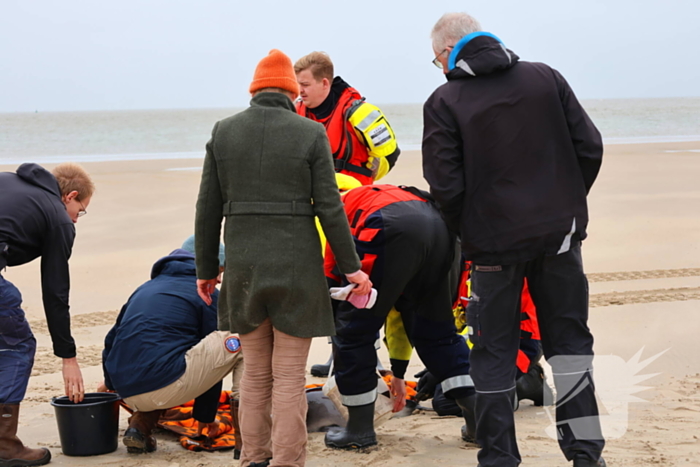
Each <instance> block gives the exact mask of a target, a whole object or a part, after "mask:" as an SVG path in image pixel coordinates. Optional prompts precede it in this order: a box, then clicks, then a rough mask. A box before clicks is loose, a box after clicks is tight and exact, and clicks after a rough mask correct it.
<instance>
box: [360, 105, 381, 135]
mask: <svg viewBox="0 0 700 467" xmlns="http://www.w3.org/2000/svg"><path fill="white" fill-rule="evenodd" d="M381 115H382V114H381V113H379V111H378V110H373V111H371V112H370V113H369V115H367V116H366V117H365V118H363V119H362V120H361V121H360V123H358V124H357V125H355V128H357V129H358V130H360V131H365V130H366V129H367V128H369V126H370V125H371V124H372V122H374V121H375V120H376V119H378V118H379V117H380V116H381Z"/></svg>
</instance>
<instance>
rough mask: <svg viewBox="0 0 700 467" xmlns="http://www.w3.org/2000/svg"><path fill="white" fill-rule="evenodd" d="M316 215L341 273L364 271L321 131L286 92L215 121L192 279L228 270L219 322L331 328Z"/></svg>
mask: <svg viewBox="0 0 700 467" xmlns="http://www.w3.org/2000/svg"><path fill="white" fill-rule="evenodd" d="M314 216H317V217H318V219H319V220H320V222H321V225H322V227H323V230H324V233H325V234H326V238H327V239H328V242H329V243H330V245H331V248H332V250H333V252H334V254H335V256H336V259H337V263H338V266H339V268H340V270H341V271H342V272H343V273H352V272H355V271H357V270H359V269H360V266H361V265H360V260H359V258H358V256H357V253H356V252H355V245H354V242H353V239H352V236H351V235H350V229H349V227H348V222H347V218H346V217H345V213H344V211H343V204H342V202H341V200H340V195H339V194H338V187H337V185H336V182H335V171H334V165H333V157H332V155H331V150H330V145H329V144H328V138H327V136H326V132H325V129H324V128H323V126H322V125H321V124H320V123H316V122H313V121H311V120H309V119H307V118H304V117H301V116H299V115H297V114H296V112H295V110H294V105H293V104H292V102H291V101H290V100H289V98H287V96H285V95H284V94H280V93H275V92H263V93H260V94H258V95H256V96H255V97H253V99H252V100H251V106H250V107H249V108H248V109H246V110H244V111H243V112H241V113H239V114H236V115H234V116H232V117H229V118H226V119H224V120H221V121H219V122H217V123H216V125H214V130H213V131H212V136H211V140H209V142H208V143H207V153H206V157H205V159H204V168H203V172H202V182H201V185H200V188H199V197H198V199H197V215H196V220H195V252H196V263H197V277H198V278H199V279H213V278H215V277H216V276H217V275H218V273H219V260H218V248H219V239H220V234H221V221H222V219H223V218H225V219H226V221H225V226H224V244H225V246H226V270H225V272H224V276H223V284H222V286H221V294H220V296H219V328H220V329H221V330H228V331H231V332H237V333H241V334H247V333H249V332H252V331H254V330H255V329H256V328H257V327H258V326H259V325H260V324H261V323H262V322H263V321H264V320H265V319H266V318H268V317H269V318H270V320H271V321H272V325H273V326H274V327H275V328H276V329H278V330H280V331H282V332H284V333H286V334H289V335H292V336H296V337H316V336H329V335H334V334H335V326H334V323H333V314H332V310H331V302H330V297H329V293H328V286H327V283H326V279H325V276H324V273H323V258H322V255H321V242H320V239H319V235H318V231H317V229H316V225H315V221H314Z"/></svg>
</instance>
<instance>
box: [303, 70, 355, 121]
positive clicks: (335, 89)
mask: <svg viewBox="0 0 700 467" xmlns="http://www.w3.org/2000/svg"><path fill="white" fill-rule="evenodd" d="M349 87H350V85H349V84H348V83H346V82H345V80H343V78H341V77H340V76H336V77H335V78H333V83H332V84H331V90H330V92H329V93H328V96H327V97H326V99H325V100H324V101H323V102H322V103H321V105H319V106H318V107H316V108H314V109H309V112H311V113H312V114H314V117H316V119H317V120H323V119H324V118H326V117H328V116H329V115H330V114H331V113H333V109H335V106H336V105H337V104H338V99H340V96H341V95H342V94H343V91H345V90H346V89H347V88H349Z"/></svg>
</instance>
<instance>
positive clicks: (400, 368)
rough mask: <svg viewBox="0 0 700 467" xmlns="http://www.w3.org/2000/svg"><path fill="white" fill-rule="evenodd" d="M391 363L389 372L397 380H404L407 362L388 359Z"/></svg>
mask: <svg viewBox="0 0 700 467" xmlns="http://www.w3.org/2000/svg"><path fill="white" fill-rule="evenodd" d="M389 362H390V363H391V372H392V373H393V374H394V376H395V377H397V378H399V379H405V378H404V377H405V376H406V369H408V360H396V359H393V358H390V359H389Z"/></svg>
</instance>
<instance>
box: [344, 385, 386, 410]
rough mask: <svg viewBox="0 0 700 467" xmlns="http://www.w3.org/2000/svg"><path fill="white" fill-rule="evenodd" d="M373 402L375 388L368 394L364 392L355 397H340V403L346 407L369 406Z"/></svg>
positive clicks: (375, 396)
mask: <svg viewBox="0 0 700 467" xmlns="http://www.w3.org/2000/svg"><path fill="white" fill-rule="evenodd" d="M375 400H377V388H374V389H372V390H371V391H369V392H365V393H364V394H357V395H355V396H345V395H343V394H341V395H340V401H341V402H342V403H343V405H345V406H347V407H358V406H360V405H367V404H371V403H372V402H374V401H375Z"/></svg>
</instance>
